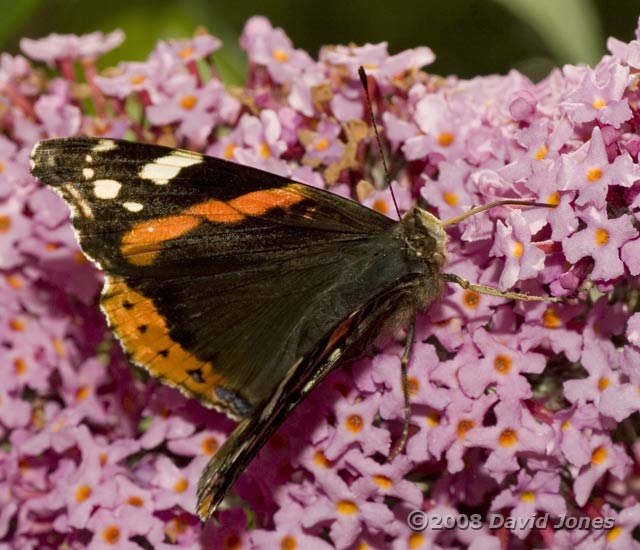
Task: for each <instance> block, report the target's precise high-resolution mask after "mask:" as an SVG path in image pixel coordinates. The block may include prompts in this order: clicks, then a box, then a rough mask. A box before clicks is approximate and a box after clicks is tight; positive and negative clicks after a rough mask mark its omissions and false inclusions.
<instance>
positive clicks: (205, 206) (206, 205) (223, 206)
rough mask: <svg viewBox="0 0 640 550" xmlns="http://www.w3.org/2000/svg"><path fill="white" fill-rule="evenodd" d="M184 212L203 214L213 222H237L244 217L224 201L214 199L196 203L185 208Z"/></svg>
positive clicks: (195, 214)
mask: <svg viewBox="0 0 640 550" xmlns="http://www.w3.org/2000/svg"><path fill="white" fill-rule="evenodd" d="M185 213H186V214H190V215H193V216H203V217H205V218H206V219H207V220H209V221H210V222H214V223H237V222H240V221H242V220H243V219H244V218H245V216H244V214H243V213H242V212H239V211H238V210H236V209H235V208H233V207H232V206H229V204H227V203H226V202H223V201H216V200H211V201H207V202H201V203H200V204H196V205H195V206H192V207H191V208H189V209H188V210H185Z"/></svg>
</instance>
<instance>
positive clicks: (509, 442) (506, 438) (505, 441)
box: [498, 428, 518, 447]
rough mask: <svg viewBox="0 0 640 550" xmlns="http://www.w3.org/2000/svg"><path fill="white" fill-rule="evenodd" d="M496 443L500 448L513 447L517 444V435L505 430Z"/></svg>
mask: <svg viewBox="0 0 640 550" xmlns="http://www.w3.org/2000/svg"><path fill="white" fill-rule="evenodd" d="M498 441H499V443H500V446H501V447H513V446H514V445H515V444H516V443H517V442H518V435H517V434H516V432H515V430H512V429H511V428H507V429H506V430H502V433H501V434H500V437H499V438H498Z"/></svg>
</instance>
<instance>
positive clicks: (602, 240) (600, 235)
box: [594, 228, 609, 246]
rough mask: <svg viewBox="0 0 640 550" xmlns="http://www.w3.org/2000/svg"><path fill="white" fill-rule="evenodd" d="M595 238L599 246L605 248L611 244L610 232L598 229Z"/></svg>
mask: <svg viewBox="0 0 640 550" xmlns="http://www.w3.org/2000/svg"><path fill="white" fill-rule="evenodd" d="M594 236H595V240H596V244H597V245H598V246H604V245H605V244H607V243H608V242H609V232H608V231H607V230H606V229H602V228H600V229H596V231H595V233H594Z"/></svg>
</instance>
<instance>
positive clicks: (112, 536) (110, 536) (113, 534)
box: [102, 525, 120, 544]
mask: <svg viewBox="0 0 640 550" xmlns="http://www.w3.org/2000/svg"><path fill="white" fill-rule="evenodd" d="M102 540H104V541H105V542H106V543H107V544H117V543H118V541H119V540H120V529H118V527H117V526H116V525H109V526H108V527H106V528H105V530H104V531H102Z"/></svg>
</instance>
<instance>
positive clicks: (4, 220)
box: [0, 215, 11, 233]
mask: <svg viewBox="0 0 640 550" xmlns="http://www.w3.org/2000/svg"><path fill="white" fill-rule="evenodd" d="M9 229H11V218H10V217H9V216H4V215H0V233H7V232H8V231H9Z"/></svg>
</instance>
